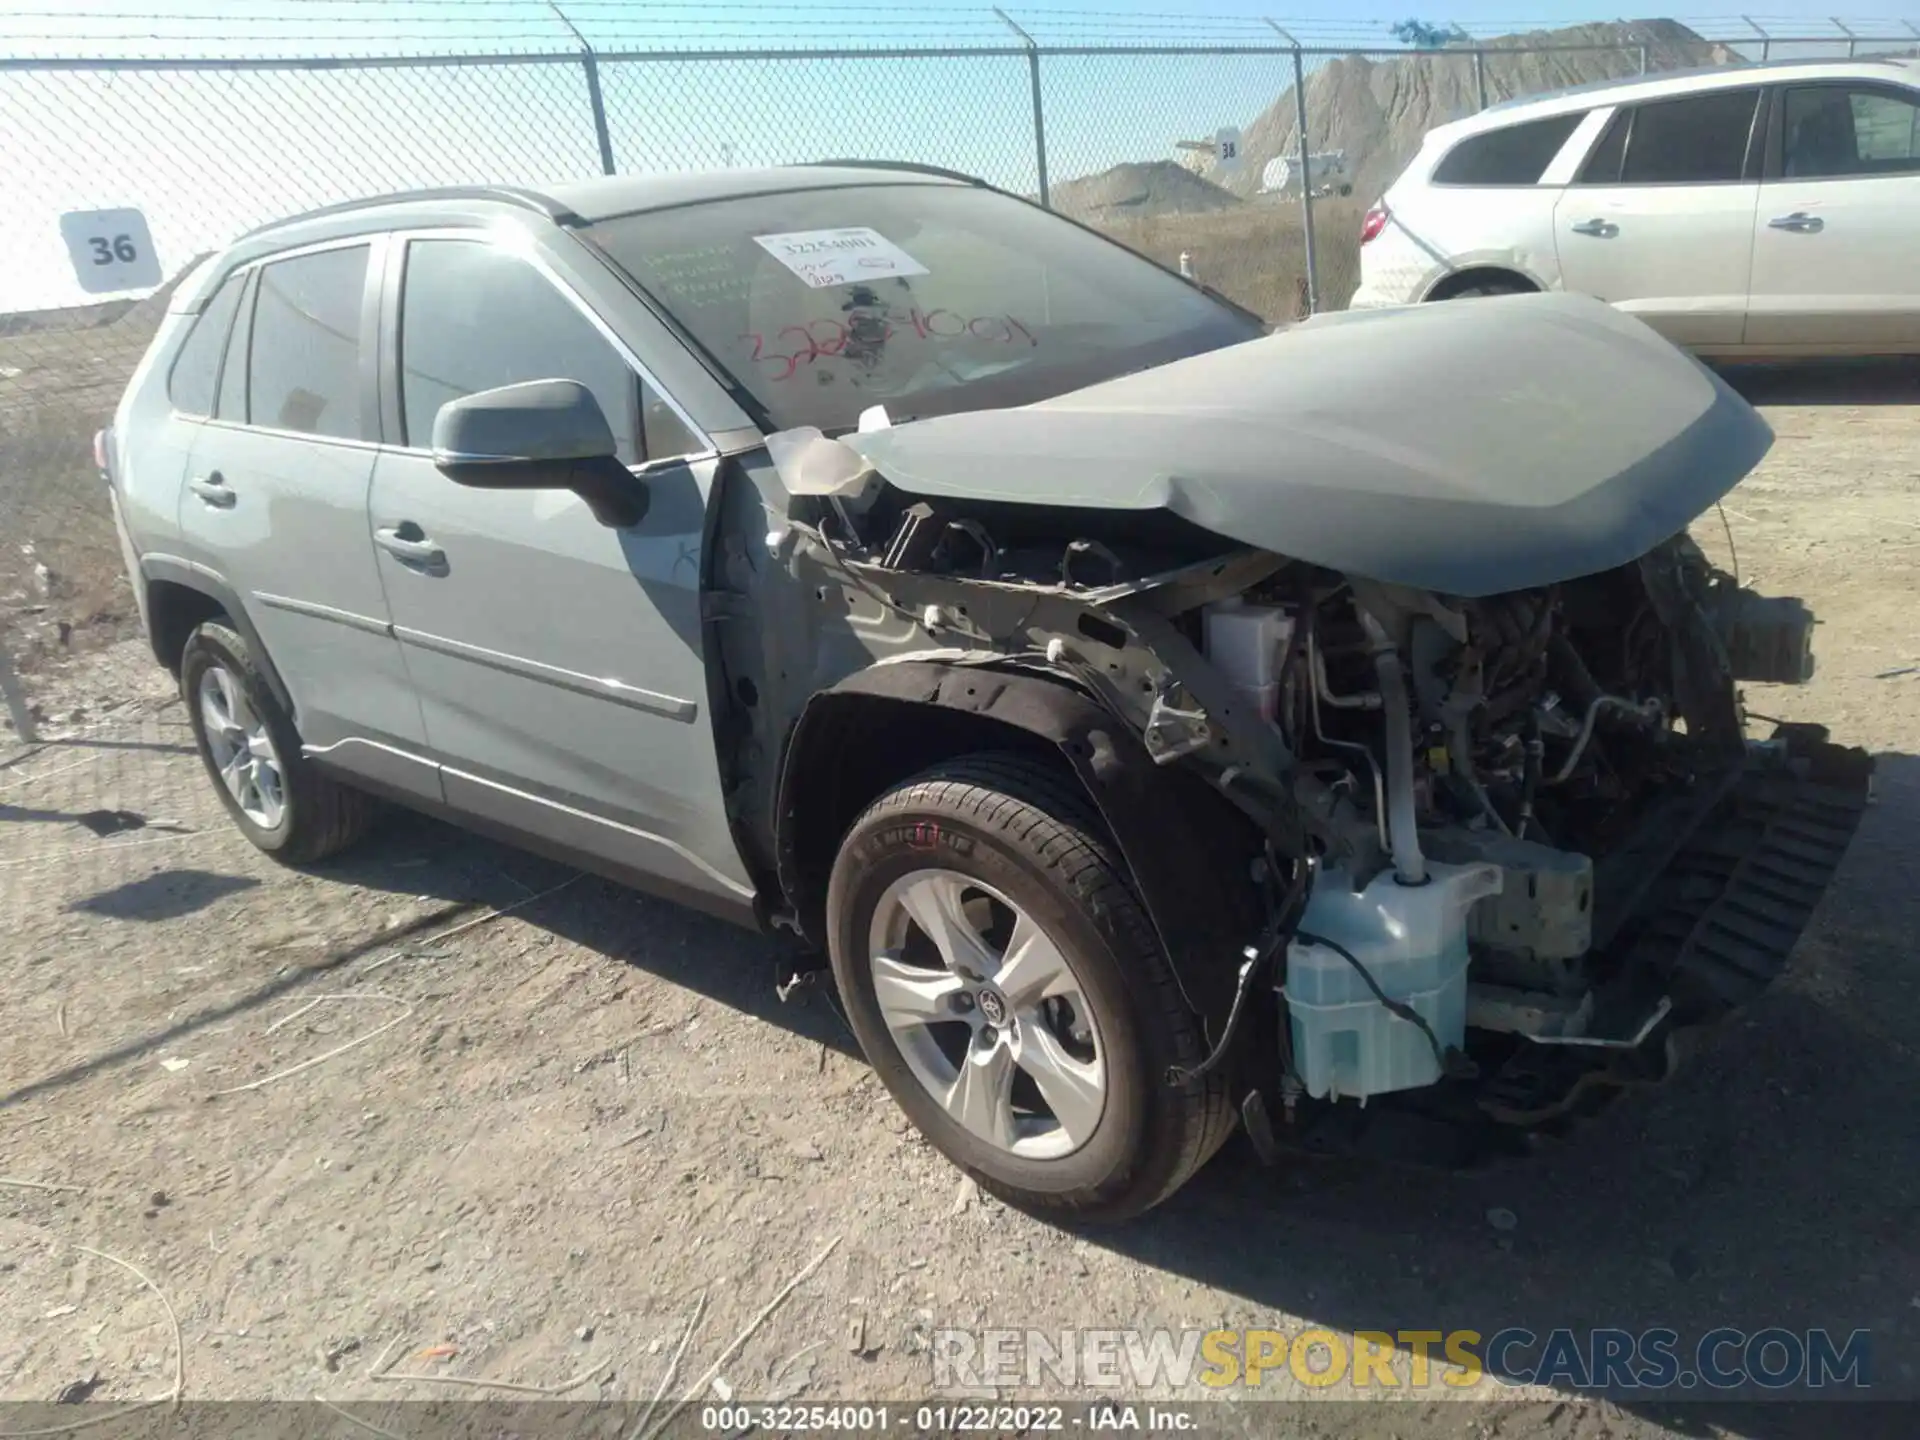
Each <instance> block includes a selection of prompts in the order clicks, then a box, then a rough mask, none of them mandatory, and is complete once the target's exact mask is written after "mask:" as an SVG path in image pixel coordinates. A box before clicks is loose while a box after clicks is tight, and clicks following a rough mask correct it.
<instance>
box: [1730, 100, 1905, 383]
mask: <svg viewBox="0 0 1920 1440" xmlns="http://www.w3.org/2000/svg"><path fill="white" fill-rule="evenodd" d="M1777 93H1778V99H1777V101H1776V103H1775V106H1774V116H1773V120H1772V123H1771V124H1770V126H1769V133H1768V137H1767V171H1766V178H1765V180H1764V181H1763V182H1762V184H1761V203H1760V209H1759V213H1758V215H1757V217H1756V220H1755V225H1754V232H1753V298H1752V301H1751V303H1750V305H1749V308H1748V312H1747V329H1746V340H1747V344H1748V345H1750V346H1758V347H1761V348H1780V349H1793V348H1798V347H1817V348H1819V349H1822V350H1855V351H1874V350H1911V349H1914V348H1916V347H1920V92H1915V91H1912V90H1908V89H1906V88H1904V87H1902V86H1896V85H1890V84H1884V83H1871V82H1863V81H1822V82H1812V83H1808V84H1804V85H1788V86H1783V87H1782V88H1781V89H1780V90H1779V91H1778V92H1777Z"/></svg>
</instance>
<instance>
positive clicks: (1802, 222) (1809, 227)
mask: <svg viewBox="0 0 1920 1440" xmlns="http://www.w3.org/2000/svg"><path fill="white" fill-rule="evenodd" d="M1767 228H1768V229H1769V230H1791V231H1793V232H1794V233H1795V234H1796V235H1818V234H1819V233H1820V232H1821V231H1822V230H1824V229H1826V228H1827V222H1826V221H1824V220H1822V219H1821V218H1820V217H1819V216H1818V215H1809V214H1808V213H1807V212H1806V211H1804V210H1796V211H1794V212H1793V213H1792V214H1791V215H1776V216H1774V217H1773V219H1771V220H1769V221H1768V222H1767Z"/></svg>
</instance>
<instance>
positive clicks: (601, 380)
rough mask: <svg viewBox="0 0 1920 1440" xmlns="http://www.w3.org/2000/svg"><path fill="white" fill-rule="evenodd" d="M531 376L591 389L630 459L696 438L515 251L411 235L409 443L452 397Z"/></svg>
mask: <svg viewBox="0 0 1920 1440" xmlns="http://www.w3.org/2000/svg"><path fill="white" fill-rule="evenodd" d="M528 380H577V381H578V382H579V383H580V384H582V385H584V386H586V387H587V388H588V389H589V390H591V391H592V392H593V396H594V399H596V400H597V401H599V402H600V409H601V411H602V412H603V413H604V414H605V415H606V417H607V423H608V424H609V425H611V426H612V427H613V434H614V440H615V443H616V444H617V446H618V450H619V455H620V458H621V459H622V460H623V461H625V462H626V463H627V464H629V465H632V464H637V463H639V462H640V461H641V460H645V459H659V458H662V457H671V456H676V455H685V454H690V453H692V452H694V451H696V450H699V449H701V448H703V447H702V442H701V441H699V440H698V439H696V438H695V437H694V435H693V434H692V432H690V431H689V430H688V429H687V428H686V427H685V425H684V424H682V422H681V421H680V419H679V417H678V416H676V415H675V414H674V412H673V410H672V409H671V408H670V407H669V406H668V405H667V404H666V403H665V402H664V401H663V400H662V399H661V398H660V397H659V396H658V395H657V394H655V393H653V391H652V389H651V387H649V386H646V385H645V384H644V383H643V382H642V381H641V380H640V378H639V376H637V375H635V374H634V372H633V370H632V369H631V368H630V367H629V366H628V364H627V362H626V360H625V359H624V358H622V356H621V355H620V353H619V351H617V350H615V349H614V348H613V346H612V344H610V343H609V342H608V340H607V338H606V336H604V335H602V334H601V333H600V331H599V330H598V329H597V328H596V327H595V326H594V324H593V322H592V321H591V320H589V319H588V318H587V317H586V316H585V315H583V314H582V313H581V312H580V310H579V309H578V308H577V307H576V306H575V305H574V304H573V303H572V302H571V301H570V300H568V299H567V297H566V296H565V295H563V294H561V293H560V291H559V290H557V289H556V288H554V286H553V284H552V282H550V281H549V280H548V279H547V278H546V277H545V276H544V275H542V274H541V273H540V272H539V271H538V270H536V269H534V267H533V266H532V265H530V264H528V263H527V262H526V261H525V260H523V259H521V258H520V257H519V256H517V255H513V254H511V253H509V252H507V251H505V250H502V249H500V248H499V247H498V246H495V245H489V244H486V243H484V242H482V241H477V240H415V241H414V242H413V243H412V244H410V245H409V246H408V247H407V273H406V279H405V281H404V285H403V288H402V291H401V299H400V399H401V409H402V410H403V412H404V413H405V416H406V426H407V442H406V443H407V444H409V445H412V446H415V447H417V448H421V449H424V448H426V447H427V446H429V445H431V444H432V443H433V421H434V417H435V416H436V415H438V414H439V413H440V407H441V406H442V405H445V404H446V403H447V402H448V401H449V400H456V399H459V398H460V397H461V396H463V395H472V394H475V393H476V392H478V391H481V390H492V389H495V388H497V387H499V386H501V385H517V384H520V383H521V382H523V381H528Z"/></svg>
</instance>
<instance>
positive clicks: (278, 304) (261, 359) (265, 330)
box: [247, 245, 367, 440]
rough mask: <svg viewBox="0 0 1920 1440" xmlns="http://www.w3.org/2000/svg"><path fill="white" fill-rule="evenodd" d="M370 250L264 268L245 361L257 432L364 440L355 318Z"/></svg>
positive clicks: (361, 248)
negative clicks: (263, 428) (259, 427)
mask: <svg viewBox="0 0 1920 1440" xmlns="http://www.w3.org/2000/svg"><path fill="white" fill-rule="evenodd" d="M366 278H367V247H366V246H364V245H353V246H349V247H347V248H345V249H340V250H322V251H319V252H317V253H315V254H312V255H298V256H295V257H294V258H293V259H291V260H276V261H274V262H273V263H272V264H271V265H266V266H263V267H261V271H260V285H259V290H258V293H257V295H256V297H255V299H254V302H253V342H252V344H251V346H250V347H249V354H248V362H247V418H248V420H249V421H250V422H251V423H252V424H255V425H264V426H268V427H270V428H272V429H275V430H292V431H295V432H296V433H298V434H301V435H326V436H332V437H334V438H337V439H343V440H359V439H363V438H365V435H364V430H363V426H362V424H361V406H360V312H361V302H362V300H363V298H364V296H365V294H366Z"/></svg>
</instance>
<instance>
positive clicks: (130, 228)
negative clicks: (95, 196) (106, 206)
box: [60, 210, 160, 295]
mask: <svg viewBox="0 0 1920 1440" xmlns="http://www.w3.org/2000/svg"><path fill="white" fill-rule="evenodd" d="M60 235H61V238H63V239H64V240H65V241H66V242H67V254H68V255H69V256H71V257H72V259H73V273H74V274H76V275H78V276H79V277H80V288H81V289H82V290H85V291H86V292H87V293H88V294H90V295H105V294H111V293H112V292H114V291H117V290H140V289H144V288H146V287H148V286H152V285H158V284H159V283H160V257H159V256H158V255H156V254H155V253H154V250H153V237H152V236H151V235H149V234H148V233H147V217H146V216H144V215H142V214H141V213H140V212H139V211H138V210H73V211H69V212H68V213H67V214H65V215H62V216H61V217H60Z"/></svg>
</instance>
